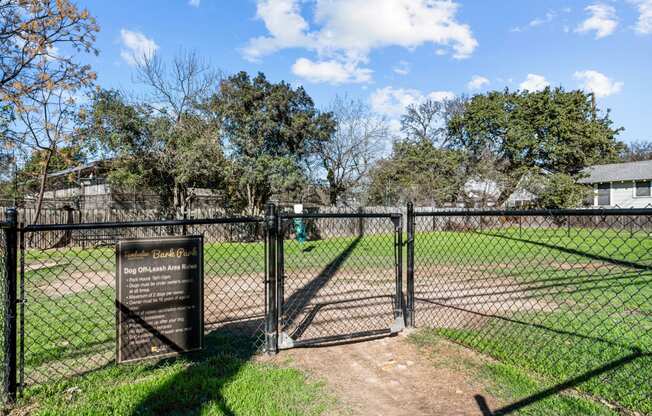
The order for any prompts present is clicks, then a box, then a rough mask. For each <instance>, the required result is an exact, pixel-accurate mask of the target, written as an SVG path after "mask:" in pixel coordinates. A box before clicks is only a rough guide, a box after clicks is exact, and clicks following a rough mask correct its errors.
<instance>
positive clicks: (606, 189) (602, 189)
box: [598, 183, 611, 206]
mask: <svg viewBox="0 0 652 416" xmlns="http://www.w3.org/2000/svg"><path fill="white" fill-rule="evenodd" d="M598 205H600V206H608V205H611V184H610V183H601V184H598Z"/></svg>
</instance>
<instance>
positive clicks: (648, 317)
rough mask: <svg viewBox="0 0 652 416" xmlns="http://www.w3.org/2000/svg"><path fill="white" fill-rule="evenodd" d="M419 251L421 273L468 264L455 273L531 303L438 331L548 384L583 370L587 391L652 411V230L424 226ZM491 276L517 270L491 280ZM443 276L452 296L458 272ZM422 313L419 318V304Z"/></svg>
mask: <svg viewBox="0 0 652 416" xmlns="http://www.w3.org/2000/svg"><path fill="white" fill-rule="evenodd" d="M415 251H416V252H415V258H416V259H417V260H415V261H416V262H418V261H419V259H423V260H422V261H423V262H422V263H421V264H420V265H419V264H417V272H416V277H415V280H416V281H417V282H418V281H419V276H424V277H425V276H428V275H429V273H428V270H429V267H433V266H435V265H437V264H447V265H450V264H457V265H458V266H456V267H458V268H459V270H461V272H460V273H458V274H456V275H451V276H450V280H451V281H453V282H455V281H457V282H465V281H466V282H468V283H458V284H460V285H462V286H463V287H466V288H467V289H466V290H467V292H471V291H472V290H477V289H472V288H473V287H474V285H476V286H475V287H480V288H483V287H484V289H482V290H485V291H488V292H490V293H491V292H493V293H496V292H499V293H508V295H501V296H504V298H503V299H504V302H505V303H508V302H514V304H516V305H519V303H518V302H521V303H520V305H525V306H520V307H519V306H516V307H513V308H512V309H509V308H508V309H502V310H501V309H500V308H499V306H491V307H488V308H485V309H486V310H488V312H486V313H485V316H483V319H484V320H483V321H482V323H480V324H477V323H476V324H474V325H468V326H467V327H459V326H456V325H451V326H448V327H447V326H446V325H441V326H440V327H439V328H436V329H435V332H436V333H437V334H439V335H440V336H444V337H446V338H449V339H451V340H454V341H456V342H459V343H461V344H463V345H466V346H468V347H471V348H473V349H476V350H478V351H481V352H484V353H486V354H489V355H491V356H493V357H495V358H497V359H499V360H500V361H501V362H502V363H504V364H506V365H511V366H513V367H514V368H519V369H525V370H527V371H529V372H531V373H533V374H536V375H537V376H538V377H539V378H540V380H541V381H542V382H545V384H546V385H548V386H550V385H555V384H557V383H563V382H566V381H569V380H573V379H576V378H577V380H576V381H577V383H576V385H575V386H574V387H575V388H577V390H579V391H582V392H584V393H587V394H589V395H592V396H595V397H599V398H601V399H605V400H608V401H610V402H612V403H617V404H618V405H620V406H623V407H625V408H628V409H631V410H635V411H639V412H642V413H646V414H649V413H652V383H650V382H649V380H652V355H650V353H651V352H652V267H651V265H652V238H650V235H649V234H648V233H642V232H638V233H630V232H616V231H614V230H593V231H588V230H576V229H571V230H570V232H569V230H567V229H561V230H559V229H558V230H536V231H534V230H524V231H522V232H521V231H519V230H518V229H503V230H485V232H484V233H460V232H436V233H428V234H423V235H421V236H417V242H416V248H415ZM433 256H434V257H433ZM432 270H436V269H432ZM470 270H473V271H470ZM435 279H444V278H443V277H439V278H437V277H435ZM464 279H466V280H464ZM486 279H489V280H490V279H507V280H506V281H503V282H502V283H500V284H497V285H494V286H488V287H487V283H486ZM435 282H436V283H439V284H441V285H442V287H443V289H442V291H443V292H442V293H440V295H441V296H442V297H446V296H448V295H450V293H446V291H447V290H448V292H450V289H446V285H450V284H451V283H450V281H449V282H444V280H435ZM483 285H484V286H483ZM449 287H450V286H449ZM500 291H502V292H500ZM510 291H512V292H513V295H512V296H511V297H510V296H509V293H510ZM524 299H525V300H524ZM474 300H475V301H476V302H481V300H480V301H478V300H476V298H474ZM541 305H542V306H541ZM467 308H468V310H473V309H474V306H473V305H469V306H467ZM449 313H450V314H451V315H450V316H454V315H455V313H456V312H455V310H452V311H451V312H449ZM416 316H417V320H418V319H419V311H418V309H417V312H416ZM496 371H497V374H498V375H501V374H502V376H508V375H510V374H512V373H511V372H510V371H511V370H510V371H507V370H505V371H502V370H501V371H502V372H500V371H498V370H496Z"/></svg>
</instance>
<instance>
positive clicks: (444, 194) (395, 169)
mask: <svg viewBox="0 0 652 416" xmlns="http://www.w3.org/2000/svg"><path fill="white" fill-rule="evenodd" d="M464 161H465V156H464V153H463V152H462V151H459V150H450V149H440V148H438V147H436V145H435V144H434V143H433V142H432V141H431V140H426V139H422V140H418V141H416V142H413V141H411V140H403V141H399V142H396V143H394V147H393V151H392V154H391V156H390V157H389V158H387V159H383V160H381V161H380V162H379V163H378V164H377V165H376V166H375V167H374V169H373V170H372V172H371V184H370V186H369V202H370V203H372V204H384V205H395V204H403V203H405V202H406V201H410V200H411V201H414V202H415V203H419V204H427V205H431V206H441V205H443V204H445V203H452V202H455V201H456V199H457V196H458V193H459V190H460V189H461V188H462V187H463V185H464V184H463V179H462V176H461V175H460V168H461V166H462V165H463V164H464Z"/></svg>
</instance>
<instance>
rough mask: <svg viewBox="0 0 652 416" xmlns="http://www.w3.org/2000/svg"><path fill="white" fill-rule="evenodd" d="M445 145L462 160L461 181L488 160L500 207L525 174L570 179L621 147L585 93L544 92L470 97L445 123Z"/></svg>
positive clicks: (615, 131) (612, 156)
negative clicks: (496, 178)
mask: <svg viewBox="0 0 652 416" xmlns="http://www.w3.org/2000/svg"><path fill="white" fill-rule="evenodd" d="M448 130H449V135H450V137H451V146H452V147H453V148H457V149H460V150H463V151H465V152H466V153H467V155H468V164H467V165H466V169H465V170H466V172H465V175H466V176H473V175H475V174H476V167H477V166H479V165H480V164H481V162H482V161H483V160H484V159H485V158H486V157H487V156H488V155H489V157H491V158H493V159H494V166H495V169H496V171H497V172H498V173H499V174H500V175H501V176H502V177H503V178H504V183H503V186H502V189H501V192H500V196H499V197H498V200H497V204H498V205H500V204H502V203H503V202H505V201H506V200H507V198H509V196H510V195H511V194H512V193H513V191H514V190H515V189H516V188H517V186H518V184H519V183H520V181H521V179H522V178H523V177H524V176H525V175H527V174H535V175H538V174H540V173H541V172H542V171H548V172H551V173H560V174H566V175H569V176H571V177H575V176H576V175H578V174H580V172H581V171H582V169H583V168H584V167H586V166H588V165H592V164H596V163H605V162H609V161H614V160H617V157H618V155H619V153H620V152H621V150H622V144H621V143H620V142H618V141H617V140H616V137H617V136H618V134H619V133H620V131H621V130H622V129H620V128H614V127H613V122H612V121H611V119H610V118H609V111H608V110H607V111H606V112H598V111H596V109H595V106H594V105H593V103H592V100H591V96H590V94H586V93H584V92H582V91H564V90H563V89H562V88H555V89H551V88H546V89H545V90H543V91H540V92H527V91H524V92H511V91H508V90H505V91H502V92H499V91H494V92H489V93H487V94H484V95H476V96H474V97H473V98H471V99H470V100H469V101H467V102H466V104H465V106H464V111H463V112H461V113H460V114H457V115H455V116H454V117H452V118H451V120H450V121H449V123H448Z"/></svg>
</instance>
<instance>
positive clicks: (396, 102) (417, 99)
mask: <svg viewBox="0 0 652 416" xmlns="http://www.w3.org/2000/svg"><path fill="white" fill-rule="evenodd" d="M452 98H455V94H453V93H452V92H450V91H432V92H430V93H428V94H423V93H422V92H421V91H419V90H415V89H404V88H393V87H385V88H380V89H377V90H376V91H374V93H373V94H371V98H370V99H371V108H372V110H373V111H375V112H376V113H378V114H381V115H385V116H389V117H400V116H401V115H402V114H403V113H404V112H405V109H406V108H407V107H408V106H410V105H412V104H415V105H418V104H420V103H422V102H424V101H425V100H428V99H429V100H434V101H444V100H450V99H452Z"/></svg>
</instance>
